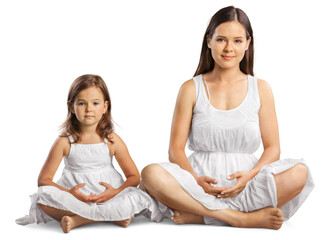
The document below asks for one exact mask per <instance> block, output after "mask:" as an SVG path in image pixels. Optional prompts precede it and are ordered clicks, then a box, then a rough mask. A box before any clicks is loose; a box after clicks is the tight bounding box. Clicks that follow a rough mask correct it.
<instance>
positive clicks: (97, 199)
mask: <svg viewBox="0 0 326 240" xmlns="http://www.w3.org/2000/svg"><path fill="white" fill-rule="evenodd" d="M100 184H101V185H102V186H104V187H105V188H106V189H105V190H104V192H102V193H101V194H99V195H94V196H92V197H91V198H90V200H91V201H92V202H94V203H102V202H106V201H108V200H109V199H111V198H113V197H114V196H115V195H117V194H118V193H119V191H118V190H117V189H115V188H114V187H112V186H111V185H110V184H107V183H105V182H100Z"/></svg>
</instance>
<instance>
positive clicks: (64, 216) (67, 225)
mask: <svg viewBox="0 0 326 240" xmlns="http://www.w3.org/2000/svg"><path fill="white" fill-rule="evenodd" d="M39 206H40V209H41V210H42V211H43V212H45V213H46V214H47V215H49V216H50V217H52V218H53V219H55V220H57V221H58V222H60V225H61V228H62V231H63V232H64V233H68V232H70V230H72V229H74V228H76V227H79V226H82V225H85V224H89V223H95V222H98V221H93V220H90V219H87V218H83V217H81V216H79V215H76V214H74V213H72V212H69V211H64V210H61V209H56V208H53V207H49V206H46V205H43V204H40V203H39ZM131 219H133V217H131V218H129V219H126V220H122V221H113V223H114V224H116V225H118V226H121V227H125V228H126V227H128V226H129V224H130V221H131Z"/></svg>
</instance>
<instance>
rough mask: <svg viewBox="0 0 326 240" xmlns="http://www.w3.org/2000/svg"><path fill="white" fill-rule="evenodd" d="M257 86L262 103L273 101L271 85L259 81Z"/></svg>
mask: <svg viewBox="0 0 326 240" xmlns="http://www.w3.org/2000/svg"><path fill="white" fill-rule="evenodd" d="M257 86H258V92H259V97H260V101H261V102H263V101H264V100H266V99H271V98H272V99H273V91H272V88H271V86H270V85H269V83H268V82H267V81H265V80H263V79H257Z"/></svg>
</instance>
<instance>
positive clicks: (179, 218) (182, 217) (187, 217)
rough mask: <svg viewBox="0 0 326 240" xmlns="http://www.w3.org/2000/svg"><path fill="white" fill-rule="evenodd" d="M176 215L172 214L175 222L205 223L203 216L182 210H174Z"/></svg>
mask: <svg viewBox="0 0 326 240" xmlns="http://www.w3.org/2000/svg"><path fill="white" fill-rule="evenodd" d="M173 212H174V215H173V216H171V220H172V221H173V222H174V223H175V224H179V225H180V224H187V223H204V218H203V217H202V216H199V215H196V214H192V213H186V212H181V211H178V210H174V211H173Z"/></svg>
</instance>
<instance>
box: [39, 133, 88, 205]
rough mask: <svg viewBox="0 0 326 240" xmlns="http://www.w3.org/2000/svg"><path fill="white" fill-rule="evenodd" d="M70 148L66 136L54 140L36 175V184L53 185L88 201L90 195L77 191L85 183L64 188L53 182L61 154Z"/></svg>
mask: <svg viewBox="0 0 326 240" xmlns="http://www.w3.org/2000/svg"><path fill="white" fill-rule="evenodd" d="M69 150H70V143H69V140H68V138H67V137H58V138H57V140H56V141H55V142H54V144H53V146H52V148H51V150H50V152H49V155H48V157H47V159H46V161H45V163H44V165H43V167H42V169H41V172H40V174H39V177H38V186H39V187H41V186H54V187H57V188H59V189H60V190H62V191H66V192H69V193H71V194H72V195H73V196H75V197H76V198H77V199H79V200H80V201H83V202H89V201H90V196H86V195H84V194H82V193H81V192H80V191H79V188H81V187H83V186H85V183H80V184H78V185H76V186H74V187H73V188H71V189H66V188H64V187H62V186H60V185H58V184H56V183H55V182H53V177H54V175H55V173H56V171H57V170H58V167H59V165H60V163H61V161H62V158H63V156H68V153H69Z"/></svg>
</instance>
